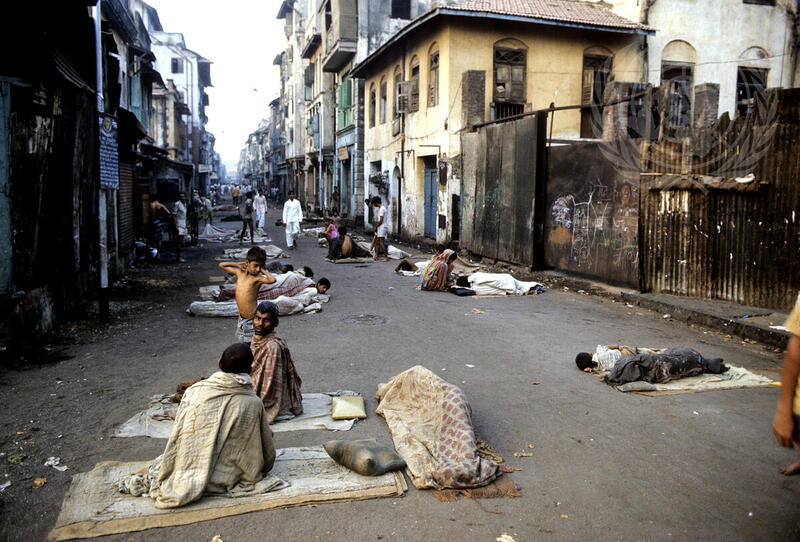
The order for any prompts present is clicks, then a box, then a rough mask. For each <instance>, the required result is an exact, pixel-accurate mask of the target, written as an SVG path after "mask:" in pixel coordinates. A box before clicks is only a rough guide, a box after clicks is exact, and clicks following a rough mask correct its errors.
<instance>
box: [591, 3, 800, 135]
mask: <svg viewBox="0 0 800 542" xmlns="http://www.w3.org/2000/svg"><path fill="white" fill-rule="evenodd" d="M606 2H607V4H610V5H611V6H612V7H611V9H612V10H614V11H615V12H617V13H619V14H621V15H623V16H625V17H628V18H630V19H632V20H637V21H640V22H642V23H645V24H647V25H649V26H651V27H652V28H653V29H655V33H653V34H650V35H648V36H647V38H646V39H645V41H644V43H643V53H644V54H643V55H642V62H643V63H644V69H645V70H646V73H647V77H646V80H645V82H647V83H650V84H652V85H653V86H655V87H658V86H662V87H663V86H665V85H667V84H670V85H671V86H672V88H673V89H674V92H673V95H674V97H673V99H672V102H671V103H670V107H669V110H668V116H670V117H671V119H670V120H671V121H672V123H673V124H680V125H684V126H688V125H690V124H692V121H693V120H697V119H696V117H697V116H698V115H697V113H698V108H696V107H695V104H696V103H698V104H700V103H701V102H702V106H703V107H704V108H707V106H708V104H707V102H708V101H709V100H710V101H711V102H712V103H711V116H715V114H716V113H717V112H719V113H728V115H729V116H730V117H731V118H733V117H734V116H735V115H736V114H742V115H744V114H747V112H748V111H750V109H751V108H752V104H753V100H754V96H755V95H756V94H757V93H758V92H760V91H763V90H765V89H767V88H792V87H795V86H797V83H798V74H797V70H798V62H797V56H798V30H800V28H799V27H798V2H797V0H706V1H704V2H698V1H696V0H659V1H657V2H654V1H648V2H641V1H639V0H606ZM705 84H710V85H711V86H712V96H711V97H709V96H708V95H707V87H706V86H705ZM700 85H704V86H703V87H700ZM698 89H700V90H701V91H702V96H701V95H698V96H695V93H696V91H698ZM717 103H718V111H717Z"/></svg>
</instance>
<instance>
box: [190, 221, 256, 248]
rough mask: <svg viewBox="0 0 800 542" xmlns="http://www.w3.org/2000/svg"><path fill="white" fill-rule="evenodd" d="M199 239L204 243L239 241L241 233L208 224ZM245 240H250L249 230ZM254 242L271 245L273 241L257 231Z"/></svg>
mask: <svg viewBox="0 0 800 542" xmlns="http://www.w3.org/2000/svg"><path fill="white" fill-rule="evenodd" d="M197 237H198V239H202V240H203V241H216V242H222V241H236V240H237V239H239V231H237V230H229V229H225V228H220V227H219V226H215V225H213V224H206V227H205V228H204V229H203V231H202V232H201V233H200V234H199V235H198V236H197ZM245 239H247V240H248V241H249V240H250V231H249V230H248V232H247V234H246V235H245ZM254 241H255V243H256V244H260V243H270V242H272V239H270V238H269V236H267V235H262V234H260V233H258V232H257V231H256V232H255V238H254Z"/></svg>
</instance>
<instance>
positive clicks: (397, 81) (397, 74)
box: [392, 66, 403, 119]
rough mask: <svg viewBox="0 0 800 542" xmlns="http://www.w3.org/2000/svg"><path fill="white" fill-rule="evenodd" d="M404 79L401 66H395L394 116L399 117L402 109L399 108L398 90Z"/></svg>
mask: <svg viewBox="0 0 800 542" xmlns="http://www.w3.org/2000/svg"><path fill="white" fill-rule="evenodd" d="M402 81H403V75H402V72H401V71H400V66H395V68H394V100H393V102H392V118H395V119H396V118H397V117H399V116H400V111H398V110H397V105H398V101H399V100H398V92H399V88H398V85H399V84H400V83H401V82H402Z"/></svg>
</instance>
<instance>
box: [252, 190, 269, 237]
mask: <svg viewBox="0 0 800 542" xmlns="http://www.w3.org/2000/svg"><path fill="white" fill-rule="evenodd" d="M253 210H254V211H255V213H256V228H258V233H260V234H261V235H264V222H265V221H266V218H267V197H266V196H265V195H264V191H263V190H259V191H258V195H257V196H256V197H255V199H254V200H253Z"/></svg>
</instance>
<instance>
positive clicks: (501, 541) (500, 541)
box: [495, 533, 517, 542]
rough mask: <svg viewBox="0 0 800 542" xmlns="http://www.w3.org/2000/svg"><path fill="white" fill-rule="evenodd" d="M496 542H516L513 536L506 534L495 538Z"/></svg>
mask: <svg viewBox="0 0 800 542" xmlns="http://www.w3.org/2000/svg"><path fill="white" fill-rule="evenodd" d="M495 540H496V541H497V542H517V541H516V540H515V539H514V537H513V536H511V535H510V534H508V533H503V534H501V535H500V536H498V537H497V538H495Z"/></svg>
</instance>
